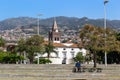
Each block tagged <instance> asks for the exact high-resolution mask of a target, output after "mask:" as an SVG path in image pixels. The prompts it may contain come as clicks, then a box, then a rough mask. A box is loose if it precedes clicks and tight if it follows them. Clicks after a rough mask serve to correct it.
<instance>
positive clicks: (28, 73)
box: [0, 64, 120, 80]
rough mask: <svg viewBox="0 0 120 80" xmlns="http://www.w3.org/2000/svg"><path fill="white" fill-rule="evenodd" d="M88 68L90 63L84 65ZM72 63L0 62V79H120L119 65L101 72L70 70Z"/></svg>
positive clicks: (110, 66) (104, 68)
mask: <svg viewBox="0 0 120 80" xmlns="http://www.w3.org/2000/svg"><path fill="white" fill-rule="evenodd" d="M85 66H86V67H88V68H90V67H92V65H85ZM73 67H74V64H69V65H68V64H63V65H62V64H61V65H60V64H39V65H38V64H0V80H120V65H108V66H107V67H105V66H104V65H98V67H100V68H102V69H103V70H102V72H89V71H86V72H82V73H80V72H76V73H74V72H72V69H73Z"/></svg>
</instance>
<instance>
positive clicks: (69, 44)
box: [45, 41, 78, 48]
mask: <svg viewBox="0 0 120 80" xmlns="http://www.w3.org/2000/svg"><path fill="white" fill-rule="evenodd" d="M45 44H48V41H45ZM53 46H54V47H63V48H66V47H67V48H78V44H75V43H53Z"/></svg>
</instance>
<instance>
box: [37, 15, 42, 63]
mask: <svg viewBox="0 0 120 80" xmlns="http://www.w3.org/2000/svg"><path fill="white" fill-rule="evenodd" d="M37 16H38V25H37V35H39V30H40V27H39V25H40V23H39V21H40V19H39V17H40V16H42V14H38V15H37ZM37 55H38V61H37V64H39V63H40V62H39V53H37Z"/></svg>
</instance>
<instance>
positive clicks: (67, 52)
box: [42, 47, 86, 64]
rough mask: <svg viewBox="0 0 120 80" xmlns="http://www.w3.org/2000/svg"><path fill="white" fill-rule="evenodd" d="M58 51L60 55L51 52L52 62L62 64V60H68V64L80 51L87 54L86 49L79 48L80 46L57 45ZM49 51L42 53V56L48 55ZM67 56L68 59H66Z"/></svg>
mask: <svg viewBox="0 0 120 80" xmlns="http://www.w3.org/2000/svg"><path fill="white" fill-rule="evenodd" d="M55 50H56V51H57V52H58V55H56V54H55V53H52V54H51V58H50V60H51V61H52V64H62V62H64V61H65V62H66V64H70V63H71V59H72V58H73V57H75V56H76V55H77V53H78V52H82V53H83V56H85V55H86V50H85V49H79V48H69V47H63V48H62V47H57V48H56V49H55ZM46 56H47V53H46V54H44V55H42V57H46ZM65 57H66V60H64V59H65Z"/></svg>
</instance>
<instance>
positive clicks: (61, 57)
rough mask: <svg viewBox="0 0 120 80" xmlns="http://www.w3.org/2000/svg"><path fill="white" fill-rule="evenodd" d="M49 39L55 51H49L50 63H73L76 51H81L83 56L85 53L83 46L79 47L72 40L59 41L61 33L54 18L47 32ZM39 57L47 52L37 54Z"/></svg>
mask: <svg viewBox="0 0 120 80" xmlns="http://www.w3.org/2000/svg"><path fill="white" fill-rule="evenodd" d="M49 41H52V42H53V46H54V47H55V51H56V52H57V55H56V54H55V53H51V55H50V58H49V59H50V60H51V61H52V63H51V64H71V63H73V58H74V57H75V56H76V55H77V53H78V52H81V53H82V55H83V56H85V55H86V50H85V49H84V48H82V49H79V48H78V45H77V44H75V43H72V42H66V43H61V33H60V31H59V30H58V26H57V23H56V20H54V23H53V26H52V30H51V31H50V32H49ZM38 56H39V57H46V56H47V53H46V54H44V55H38Z"/></svg>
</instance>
